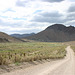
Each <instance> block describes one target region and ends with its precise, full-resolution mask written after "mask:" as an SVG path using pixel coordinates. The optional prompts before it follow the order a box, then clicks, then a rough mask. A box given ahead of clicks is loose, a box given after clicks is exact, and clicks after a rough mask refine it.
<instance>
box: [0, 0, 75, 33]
mask: <svg viewBox="0 0 75 75" xmlns="http://www.w3.org/2000/svg"><path fill="white" fill-rule="evenodd" d="M55 23H61V24H64V25H67V26H69V25H73V26H74V25H75V0H0V31H2V32H5V33H8V34H13V33H20V34H24V33H32V32H35V33H38V32H40V31H42V30H44V29H45V28H46V27H48V26H50V25H52V24H55Z"/></svg>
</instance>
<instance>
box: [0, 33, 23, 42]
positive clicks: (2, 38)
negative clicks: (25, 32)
mask: <svg viewBox="0 0 75 75" xmlns="http://www.w3.org/2000/svg"><path fill="white" fill-rule="evenodd" d="M0 42H24V41H23V40H21V39H17V38H14V37H11V36H9V35H8V34H6V33H3V32H0Z"/></svg>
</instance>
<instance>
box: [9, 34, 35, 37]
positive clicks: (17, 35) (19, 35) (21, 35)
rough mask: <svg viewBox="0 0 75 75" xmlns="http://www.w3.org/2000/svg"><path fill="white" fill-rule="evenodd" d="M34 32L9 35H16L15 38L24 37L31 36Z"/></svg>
mask: <svg viewBox="0 0 75 75" xmlns="http://www.w3.org/2000/svg"><path fill="white" fill-rule="evenodd" d="M34 34H35V33H30V34H11V35H10V36H12V37H16V38H24V37H28V36H32V35H34Z"/></svg>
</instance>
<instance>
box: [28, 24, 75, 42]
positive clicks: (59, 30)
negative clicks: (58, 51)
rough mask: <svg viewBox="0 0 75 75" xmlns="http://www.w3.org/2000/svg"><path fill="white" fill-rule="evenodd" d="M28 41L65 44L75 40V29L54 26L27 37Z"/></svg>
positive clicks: (59, 25)
mask: <svg viewBox="0 0 75 75" xmlns="http://www.w3.org/2000/svg"><path fill="white" fill-rule="evenodd" d="M27 39H31V40H37V41H45V42H65V41H74V40H75V27H73V26H69V27H66V26H64V25H62V24H54V25H52V26H49V27H47V28H46V29H45V30H44V31H42V32H40V33H38V34H35V35H33V36H30V37H27Z"/></svg>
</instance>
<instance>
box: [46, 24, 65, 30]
mask: <svg viewBox="0 0 75 75" xmlns="http://www.w3.org/2000/svg"><path fill="white" fill-rule="evenodd" d="M65 28H66V26H65V25H63V24H54V25H51V26H49V27H47V28H46V30H47V29H48V30H49V29H54V30H64V29H65Z"/></svg>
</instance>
